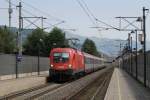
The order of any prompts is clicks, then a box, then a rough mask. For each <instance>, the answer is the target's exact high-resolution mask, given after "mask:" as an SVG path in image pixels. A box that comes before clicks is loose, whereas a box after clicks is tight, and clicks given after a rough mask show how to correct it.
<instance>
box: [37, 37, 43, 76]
mask: <svg viewBox="0 0 150 100" xmlns="http://www.w3.org/2000/svg"><path fill="white" fill-rule="evenodd" d="M42 43H43V39H41V38H40V39H39V42H38V44H37V45H38V75H40V48H41V46H40V44H42Z"/></svg>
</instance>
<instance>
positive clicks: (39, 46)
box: [23, 28, 47, 56]
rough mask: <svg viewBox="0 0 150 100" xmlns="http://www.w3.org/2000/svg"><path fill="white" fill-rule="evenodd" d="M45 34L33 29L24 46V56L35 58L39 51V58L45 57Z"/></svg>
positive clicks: (38, 29) (40, 30)
mask: <svg viewBox="0 0 150 100" xmlns="http://www.w3.org/2000/svg"><path fill="white" fill-rule="evenodd" d="M46 35H47V34H46V32H44V31H43V30H42V29H40V28H37V29H35V30H34V31H33V32H32V34H29V35H28V37H27V40H26V41H25V44H24V46H23V47H24V54H27V55H32V56H37V55H38V54H39V51H40V56H45V54H44V52H45V51H44V50H45V43H44V40H45V38H46Z"/></svg>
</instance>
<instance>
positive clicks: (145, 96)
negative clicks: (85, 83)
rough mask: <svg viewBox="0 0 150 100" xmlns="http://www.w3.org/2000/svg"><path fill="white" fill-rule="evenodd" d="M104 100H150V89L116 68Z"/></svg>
mask: <svg viewBox="0 0 150 100" xmlns="http://www.w3.org/2000/svg"><path fill="white" fill-rule="evenodd" d="M104 100H150V89H147V88H145V87H144V86H143V85H142V84H140V83H138V82H137V81H136V80H135V79H133V78H132V77H131V76H130V75H128V74H127V73H126V72H125V71H123V70H121V69H119V68H115V69H114V72H113V75H112V78H111V81H110V84H109V87H108V90H107V93H106V95H105V99H104Z"/></svg>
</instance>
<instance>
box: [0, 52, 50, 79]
mask: <svg viewBox="0 0 150 100" xmlns="http://www.w3.org/2000/svg"><path fill="white" fill-rule="evenodd" d="M49 62H50V61H49V59H48V57H40V59H39V67H38V57H36V56H23V57H22V60H21V62H18V67H17V68H18V69H17V71H16V56H15V55H13V54H12V55H11V54H0V80H3V79H11V78H16V74H17V75H18V77H24V76H31V75H37V74H38V71H39V72H40V73H41V74H42V73H45V72H46V73H47V72H48V70H49ZM38 68H39V70H38Z"/></svg>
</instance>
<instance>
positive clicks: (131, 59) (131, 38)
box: [131, 36, 133, 75]
mask: <svg viewBox="0 0 150 100" xmlns="http://www.w3.org/2000/svg"><path fill="white" fill-rule="evenodd" d="M132 57H133V56H132V36H131V75H133V74H132V73H133V62H132Z"/></svg>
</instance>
